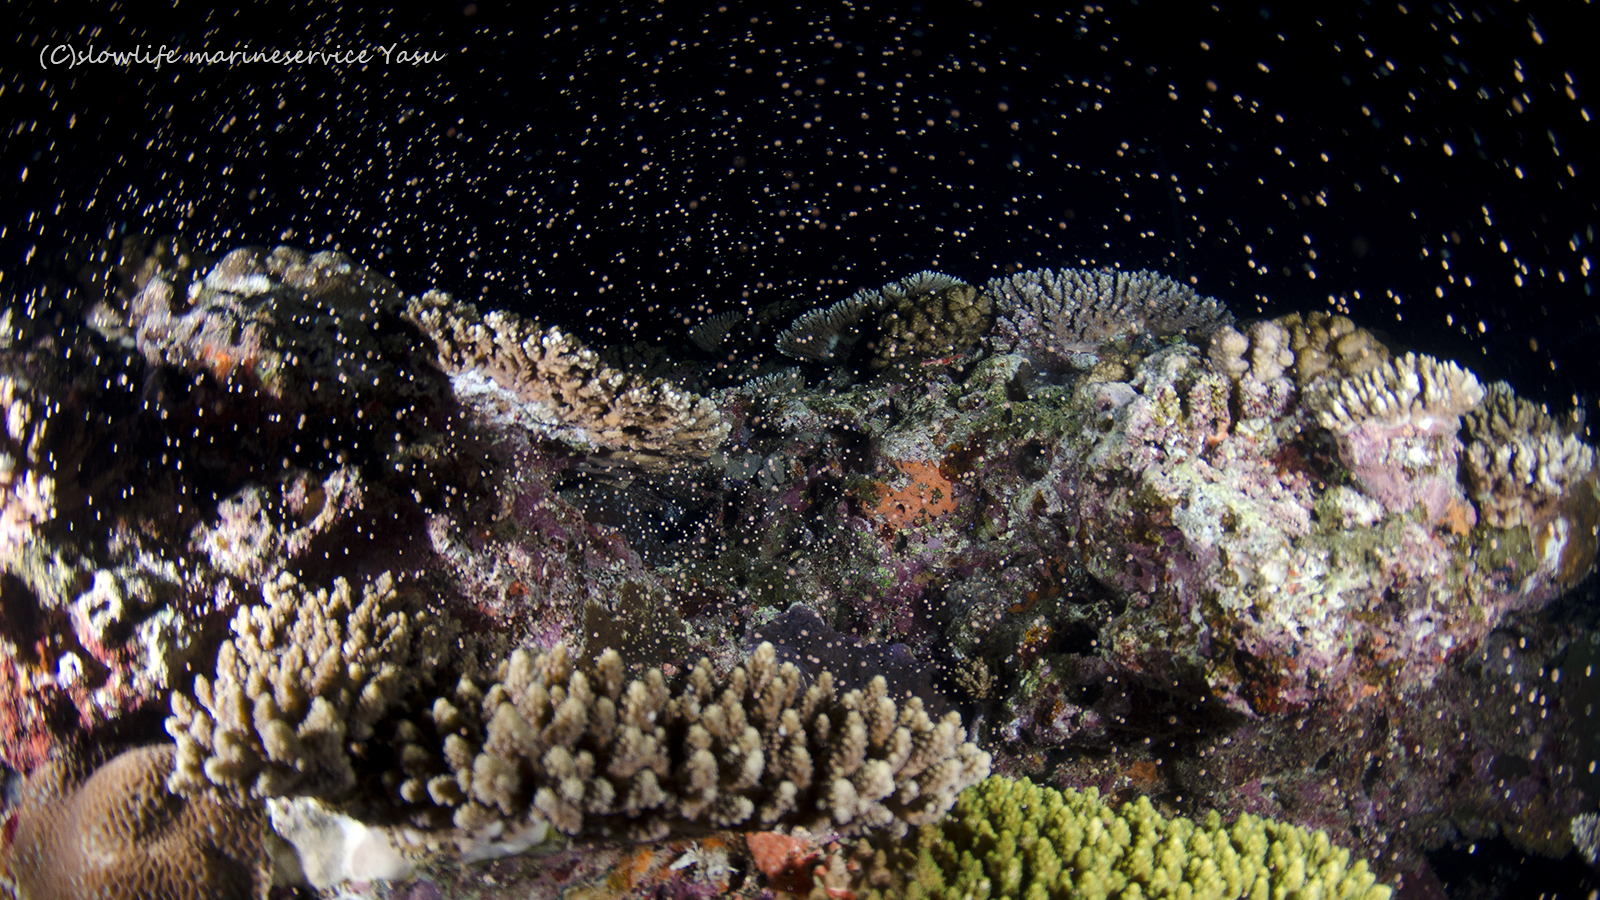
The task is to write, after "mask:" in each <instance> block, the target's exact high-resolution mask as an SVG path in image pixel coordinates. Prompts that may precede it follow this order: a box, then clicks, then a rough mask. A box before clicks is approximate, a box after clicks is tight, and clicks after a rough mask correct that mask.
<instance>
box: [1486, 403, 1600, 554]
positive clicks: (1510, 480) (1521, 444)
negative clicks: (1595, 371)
mask: <svg viewBox="0 0 1600 900" xmlns="http://www.w3.org/2000/svg"><path fill="white" fill-rule="evenodd" d="M1575 432H1576V423H1572V424H1571V425H1562V424H1560V423H1558V422H1557V421H1556V420H1555V419H1554V418H1553V417H1551V416H1550V415H1549V414H1548V413H1546V412H1545V411H1544V410H1543V409H1541V408H1539V407H1537V406H1534V405H1533V404H1532V403H1529V402H1528V401H1526V400H1523V399H1521V398H1519V397H1517V396H1516V394H1515V393H1514V392H1513V391H1512V390H1511V386H1510V385H1508V384H1506V383H1505V382H1503V381H1502V382H1496V383H1495V384H1492V385H1490V386H1489V389H1488V396H1487V399H1486V400H1485V401H1484V403H1483V405H1482V406H1480V407H1479V408H1478V409H1476V410H1474V411H1473V412H1471V413H1469V414H1468V416H1467V420H1466V433H1467V436H1468V444H1467V447H1466V453H1465V455H1464V457H1463V459H1462V467H1461V468H1462V474H1463V476H1464V480H1465V481H1466V483H1467V487H1468V489H1469V490H1470V491H1471V492H1472V500H1473V502H1474V504H1476V506H1477V507H1478V510H1479V513H1480V515H1481V516H1482V517H1483V520H1484V522H1485V523H1486V524H1487V525H1489V526H1492V527H1494V528H1500V529H1515V528H1519V527H1520V528H1523V529H1526V532H1527V534H1528V535H1529V538H1530V539H1531V540H1533V541H1534V542H1535V544H1536V550H1535V552H1536V553H1537V554H1538V555H1539V557H1540V558H1546V559H1554V560H1556V563H1555V565H1556V570H1557V573H1558V577H1559V578H1560V579H1561V580H1563V581H1566V582H1572V581H1576V580H1577V578H1578V577H1579V576H1581V575H1582V574H1583V572H1584V571H1585V570H1586V569H1587V562H1586V560H1588V559H1592V558H1593V557H1594V554H1595V549H1596V538H1595V528H1596V526H1597V525H1600V504H1597V500H1600V483H1597V475H1596V472H1595V453H1594V448H1593V447H1591V446H1589V445H1588V444H1585V443H1584V442H1583V441H1581V440H1580V439H1579V438H1578V436H1577V434H1576V433H1575Z"/></svg>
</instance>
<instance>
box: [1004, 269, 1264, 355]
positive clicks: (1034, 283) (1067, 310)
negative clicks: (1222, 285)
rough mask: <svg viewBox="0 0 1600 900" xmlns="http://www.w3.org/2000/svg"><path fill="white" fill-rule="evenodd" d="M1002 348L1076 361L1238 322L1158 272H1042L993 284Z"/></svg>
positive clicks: (1212, 302) (1212, 301) (1210, 301)
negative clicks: (1121, 343) (1133, 341)
mask: <svg viewBox="0 0 1600 900" xmlns="http://www.w3.org/2000/svg"><path fill="white" fill-rule="evenodd" d="M985 292H986V293H987V294H989V295H990V296H991V297H993V298H994V305H995V309H996V310H997V311H998V314H999V319H998V320H997V321H996V323H995V343H996V344H997V345H998V346H1000V347H1001V348H1003V349H1006V350H1013V351H1024V350H1030V351H1034V352H1038V353H1041V354H1043V355H1045V356H1047V357H1053V358H1058V359H1070V357H1072V356H1073V355H1074V354H1080V353H1092V352H1094V351H1096V350H1097V349H1099V348H1100V347H1102V346H1104V345H1106V344H1110V343H1113V342H1115V341H1117V340H1119V339H1125V338H1131V337H1135V336H1137V335H1141V334H1149V335H1155V336H1158V337H1159V336H1163V335H1169V334H1177V333H1179V332H1194V333H1196V334H1199V335H1205V334H1209V333H1211V332H1212V331H1213V330H1215V329H1217V328H1219V327H1221V326H1223V325H1227V324H1228V323H1230V322H1232V321H1233V316H1232V314H1230V313H1229V312H1228V310H1227V308H1226V307H1225V306H1223V305H1222V304H1221V303H1220V302H1218V301H1217V300H1215V299H1213V298H1210V297H1202V296H1200V295H1199V294H1197V293H1195V292H1194V290H1193V289H1191V288H1190V287H1188V286H1187V285H1183V284H1179V283H1178V282H1176V281H1173V280H1171V279H1169V278H1164V277H1162V276H1160V275H1157V274H1156V273H1154V272H1149V271H1138V272H1117V271H1112V270H1098V271H1096V270H1090V269H1055V270H1051V269H1035V270H1032V271H1028V272H1021V273H1019V274H1016V275H1010V276H1006V277H1003V278H996V279H994V280H992V281H990V282H989V284H988V286H987V287H986V288H985Z"/></svg>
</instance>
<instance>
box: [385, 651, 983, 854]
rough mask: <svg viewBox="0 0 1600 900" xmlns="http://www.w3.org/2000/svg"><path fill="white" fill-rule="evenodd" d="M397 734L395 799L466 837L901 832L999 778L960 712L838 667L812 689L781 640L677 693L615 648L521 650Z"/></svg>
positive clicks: (703, 669) (702, 667) (705, 670)
mask: <svg viewBox="0 0 1600 900" xmlns="http://www.w3.org/2000/svg"><path fill="white" fill-rule="evenodd" d="M396 734H397V738H398V740H399V741H400V747H399V748H398V758H399V760H400V763H401V767H402V769H403V773H402V774H403V780H402V781H401V782H400V784H399V795H400V797H401V798H402V799H403V800H405V801H407V802H409V803H413V804H417V805H418V811H419V812H424V813H425V811H426V810H427V809H428V808H429V807H434V808H437V809H439V810H440V811H441V812H446V813H449V814H450V816H451V817H452V818H453V820H454V822H455V824H456V825H457V826H458V827H462V828H468V829H476V828H481V827H484V826H487V825H489V824H492V823H493V822H495V821H499V820H503V819H510V820H520V819H524V818H526V817H531V818H533V819H534V820H536V821H537V820H543V821H547V822H549V823H550V824H552V825H554V826H555V828H557V829H558V830H560V831H562V832H565V833H567V834H578V833H580V832H596V833H608V832H614V831H621V830H626V831H631V832H633V833H635V834H639V835H644V836H653V837H659V836H661V835H663V834H665V833H667V832H668V831H669V830H671V829H674V828H683V827H692V826H693V825H696V824H698V825H701V826H705V825H711V826H716V827H724V828H727V827H739V826H750V825H756V824H762V825H767V826H770V825H773V824H776V823H785V824H795V823H798V824H809V825H813V826H817V827H826V828H835V829H838V830H840V831H844V832H847V833H855V832H859V831H861V830H862V829H866V828H877V829H888V830H889V831H891V832H903V831H904V830H905V829H906V828H907V827H908V826H915V825H921V824H925V823H928V822H931V821H934V820H935V819H937V818H938V817H940V816H941V815H943V814H944V812H945V811H946V810H947V809H948V808H949V807H950V804H951V803H953V802H954V800H955V795H956V793H958V792H959V791H960V790H962V789H963V788H965V787H966V786H968V785H971V784H973V783H976V782H977V781H978V780H980V779H981V778H983V777H984V776H985V775H986V774H987V773H988V770H989V757H988V754H986V753H984V752H982V751H980V750H979V749H978V748H977V747H976V746H974V745H973V744H970V743H967V742H966V732H965V730H964V729H963V728H962V727H961V717H960V715H959V714H955V713H951V714H949V715H946V716H945V717H944V718H943V719H941V720H940V721H938V722H934V721H933V720H932V719H930V718H929V717H928V715H927V713H926V712H925V711H924V710H923V706H922V702H921V700H920V699H917V698H912V699H910V700H905V701H902V702H900V703H896V702H895V700H893V699H891V698H890V697H889V696H888V692H887V687H886V683H885V682H884V680H883V679H882V678H881V677H880V678H878V679H875V680H874V681H873V682H872V683H871V684H869V685H868V687H867V688H866V689H865V690H855V691H850V692H848V693H846V694H844V695H843V696H842V697H840V696H836V695H835V693H834V690H833V679H832V676H831V675H829V674H827V673H823V674H822V675H821V676H819V677H818V678H817V679H816V681H815V682H814V683H813V684H812V685H811V686H810V687H805V686H804V685H803V684H802V678H801V675H800V672H799V670H798V669H797V668H796V667H795V666H794V665H793V664H789V663H785V664H782V665H780V664H778V662H777V654H776V652H775V651H774V649H773V647H772V645H771V644H763V645H761V646H760V647H759V648H757V649H756V651H755V652H754V653H753V654H752V655H751V656H750V658H749V659H748V660H747V662H746V664H745V665H744V666H740V667H737V668H735V669H734V670H733V671H732V672H731V673H730V674H729V675H728V676H727V677H726V678H717V677H716V676H715V675H714V674H713V673H712V670H711V667H710V665H709V663H708V662H707V661H704V660H702V661H701V662H700V663H699V664H698V665H697V666H695V667H694V668H693V669H691V670H690V672H689V674H688V677H687V680H686V682H685V684H684V685H683V687H682V688H681V689H679V690H677V691H674V690H672V689H671V688H669V686H668V684H667V682H666V679H665V677H664V676H663V675H662V674H661V671H660V670H659V669H651V670H649V671H648V672H646V673H645V675H644V677H643V678H640V679H635V680H633V681H626V680H625V679H624V677H623V667H622V660H621V658H620V657H619V656H618V655H617V654H616V653H615V652H607V653H605V654H602V655H601V656H600V658H599V661H598V663H597V665H596V668H595V670H594V671H593V672H592V673H588V674H586V673H584V672H581V671H578V670H577V669H576V667H575V666H574V665H573V662H572V660H571V658H570V657H569V656H568V655H567V652H566V650H565V649H564V648H562V647H557V648H556V649H555V650H553V651H550V652H547V653H538V654H534V653H529V652H527V651H524V650H518V651H516V652H515V653H513V654H512V655H511V657H510V658H509V659H508V660H506V661H505V662H504V663H503V664H502V665H501V666H500V669H499V671H498V674H497V678H496V681H495V682H494V683H492V684H490V685H489V686H488V687H487V688H486V689H485V688H479V687H478V686H477V685H476V684H475V683H473V682H471V681H469V680H465V679H463V681H462V682H461V684H459V685H458V686H457V688H456V690H455V691H454V692H453V693H452V694H450V695H448V696H441V697H439V698H438V699H437V700H435V701H434V703H433V706H432V708H431V709H429V710H427V711H426V713H425V714H424V715H423V716H421V717H420V718H418V719H417V720H415V721H407V722H402V723H401V724H400V727H399V728H398V729H397V732H396Z"/></svg>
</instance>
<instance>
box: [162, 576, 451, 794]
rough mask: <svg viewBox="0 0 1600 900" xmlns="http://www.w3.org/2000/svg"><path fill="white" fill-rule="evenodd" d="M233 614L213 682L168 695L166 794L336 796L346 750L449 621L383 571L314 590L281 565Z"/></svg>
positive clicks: (387, 708) (415, 680) (432, 649)
mask: <svg viewBox="0 0 1600 900" xmlns="http://www.w3.org/2000/svg"><path fill="white" fill-rule="evenodd" d="M261 593H262V599H263V601H264V602H263V603H262V604H260V605H256V606H249V607H245V608H242V609H240V610H239V612H238V613H237V614H236V615H235V616H234V619H233V637H232V638H230V639H229V640H227V641H225V642H224V643H223V645H222V648H221V650H220V651H219V652H218V654H217V664H216V674H215V677H213V678H206V677H205V676H203V675H201V676H196V678H195V685H194V697H193V698H191V697H189V696H188V695H186V694H184V693H182V692H177V691H175V692H173V695H172V716H171V717H170V718H169V719H168V720H167V731H168V733H169V734H171V735H172V736H173V738H174V739H175V740H176V741H177V743H178V748H177V763H176V767H175V769H174V771H173V774H172V778H171V786H172V789H173V790H174V791H179V792H182V793H186V794H220V795H223V796H230V797H236V798H237V797H240V796H242V795H244V794H249V795H253V796H254V797H257V798H265V797H277V796H283V795H286V794H291V793H293V794H299V795H309V796H336V795H339V794H342V793H344V792H346V791H348V790H350V789H351V788H352V787H353V786H354V785H355V783H356V774H355V770H354V768H353V762H354V760H353V754H352V747H353V746H354V747H356V748H359V745H360V744H361V743H362V742H364V741H367V740H370V739H371V738H372V736H373V726H374V725H375V724H376V723H377V722H378V721H379V720H380V719H382V718H383V717H384V716H385V715H387V714H389V713H390V712H391V711H392V710H393V709H394V708H395V706H397V705H398V704H399V703H401V702H402V701H404V700H405V699H406V698H408V697H409V696H410V695H411V694H412V693H414V692H415V691H416V690H417V689H418V688H419V687H421V686H422V685H423V684H425V683H426V682H427V681H428V680H429V679H430V678H431V677H432V675H433V673H434V672H435V671H437V670H438V669H439V668H440V667H441V666H442V665H444V664H445V662H446V661H447V660H448V658H449V656H450V654H451V653H453V652H454V646H455V640H456V637H457V634H458V630H459V629H458V628H457V627H456V625H455V623H454V621H453V620H451V619H449V618H447V617H444V616H441V615H438V614H436V613H433V612H431V611H429V610H428V609H427V607H426V605H425V604H424V603H423V602H422V599H421V598H420V597H419V596H418V592H417V591H416V590H415V589H410V588H399V587H397V586H396V585H395V583H394V581H393V580H392V579H391V578H390V577H389V576H388V574H387V573H386V574H384V575H382V576H380V577H379V578H377V579H375V580H374V581H372V582H369V583H367V584H365V585H362V586H361V587H360V588H359V589H356V588H352V587H351V585H350V583H349V582H347V581H345V580H344V579H342V578H341V579H339V580H337V581H335V582H334V586H333V590H331V591H329V590H327V589H322V590H312V589H310V588H308V587H306V586H304V585H302V584H300V583H299V582H298V581H296V580H295V579H294V577H293V576H291V575H289V574H287V573H284V574H281V575H279V576H278V577H277V578H276V579H272V580H269V581H268V582H267V583H266V584H265V585H263V587H262V591H261Z"/></svg>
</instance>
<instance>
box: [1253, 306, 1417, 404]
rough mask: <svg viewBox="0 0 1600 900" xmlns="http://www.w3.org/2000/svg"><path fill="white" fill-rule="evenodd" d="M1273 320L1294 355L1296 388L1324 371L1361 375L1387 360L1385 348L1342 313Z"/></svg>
mask: <svg viewBox="0 0 1600 900" xmlns="http://www.w3.org/2000/svg"><path fill="white" fill-rule="evenodd" d="M1273 322H1274V324H1276V325H1278V326H1279V327H1280V328H1282V329H1283V330H1284V331H1285V332H1286V333H1287V334H1288V342H1287V343H1288V349H1289V351H1290V352H1291V353H1293V354H1294V365H1293V368H1292V372H1293V374H1294V380H1295V384H1297V385H1299V386H1300V387H1305V386H1306V385H1308V384H1310V383H1311V382H1312V381H1313V380H1315V379H1316V378H1317V377H1318V376H1319V375H1322V374H1323V373H1324V372H1328V373H1331V374H1334V375H1339V376H1342V377H1345V378H1349V377H1353V376H1359V375H1365V374H1366V373H1368V372H1371V371H1373V370H1375V369H1377V368H1378V367H1379V366H1381V365H1383V364H1384V363H1385V362H1387V361H1388V360H1389V349H1388V348H1387V347H1385V346H1384V345H1383V344H1382V343H1381V342H1380V341H1379V340H1378V338H1377V336H1376V335H1374V334H1373V333H1372V332H1370V331H1368V330H1366V329H1365V328H1362V327H1360V326H1358V325H1356V323H1354V322H1352V321H1350V319H1348V318H1347V317H1345V316H1340V315H1334V314H1332V313H1327V312H1321V311H1317V312H1309V313H1305V314H1301V313H1290V314H1289V315H1286V316H1279V317H1278V318H1277V319H1274V320H1273ZM1263 380H1265V379H1263Z"/></svg>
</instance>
